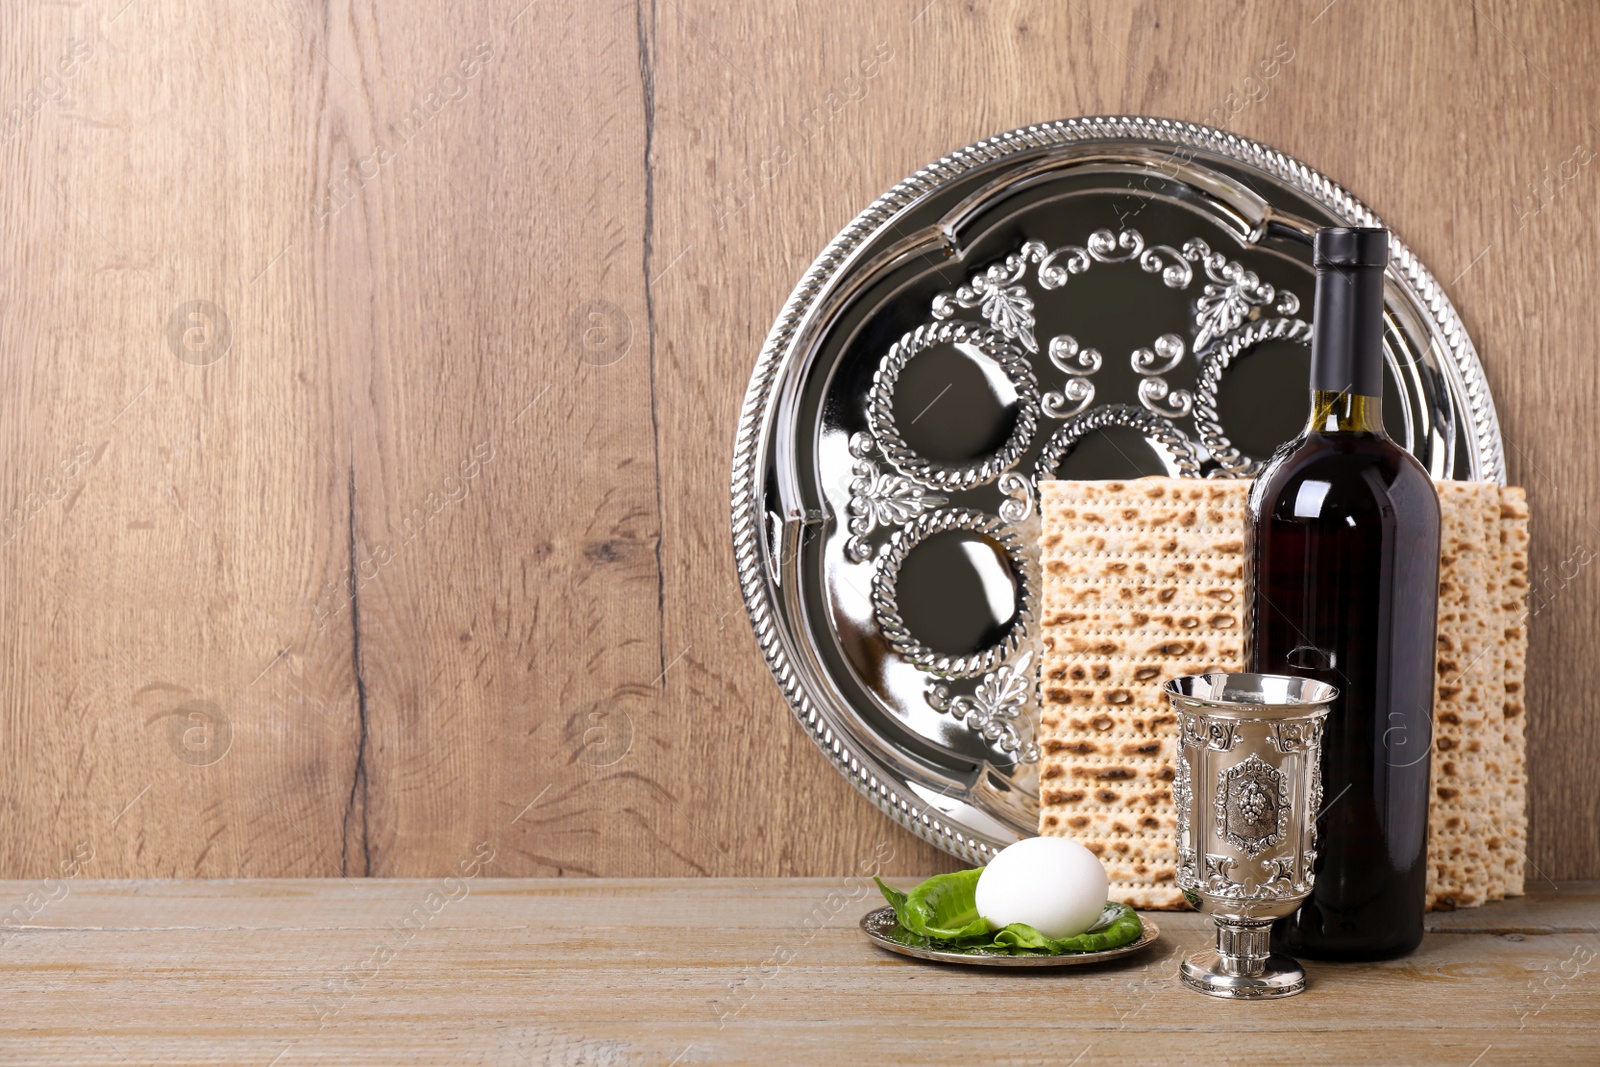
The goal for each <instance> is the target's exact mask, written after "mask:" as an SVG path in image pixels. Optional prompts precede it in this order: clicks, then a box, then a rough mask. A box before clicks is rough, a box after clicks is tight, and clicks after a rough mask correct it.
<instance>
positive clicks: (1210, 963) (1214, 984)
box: [1178, 949, 1306, 1000]
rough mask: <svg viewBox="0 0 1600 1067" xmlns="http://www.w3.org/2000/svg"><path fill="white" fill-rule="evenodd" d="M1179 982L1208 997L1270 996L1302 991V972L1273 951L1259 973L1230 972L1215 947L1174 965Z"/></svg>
mask: <svg viewBox="0 0 1600 1067" xmlns="http://www.w3.org/2000/svg"><path fill="white" fill-rule="evenodd" d="M1178 976H1179V977H1180V978H1182V979H1183V984H1184V985H1186V986H1188V987H1189V988H1190V989H1193V990H1197V991H1198V992H1201V993H1204V994H1206V995H1207V996H1211V997H1224V998H1226V999H1229V1000H1270V999H1272V998H1274V997H1292V996H1294V995H1295V994H1296V993H1303V992H1305V988H1306V972H1305V970H1304V969H1302V968H1301V966H1300V965H1299V964H1298V963H1296V962H1295V961H1294V960H1293V959H1291V958H1289V957H1288V956H1281V955H1278V954H1277V953H1273V954H1272V955H1270V956H1268V957H1267V959H1266V964H1265V966H1263V968H1262V970H1261V973H1260V974H1253V975H1245V974H1236V973H1230V969H1229V968H1228V967H1226V966H1225V965H1224V958H1223V957H1222V956H1220V955H1218V954H1217V953H1216V952H1215V951H1212V950H1209V949H1208V950H1207V951H1205V952H1197V953H1195V954H1194V955H1193V956H1190V957H1189V958H1188V959H1186V960H1184V961H1183V965H1182V966H1181V967H1179V969H1178Z"/></svg>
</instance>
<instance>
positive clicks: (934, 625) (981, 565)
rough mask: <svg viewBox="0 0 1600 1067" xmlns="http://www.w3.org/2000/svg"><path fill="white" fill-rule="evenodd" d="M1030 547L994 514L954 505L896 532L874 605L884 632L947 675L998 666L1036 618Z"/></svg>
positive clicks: (876, 581) (914, 659) (917, 660)
mask: <svg viewBox="0 0 1600 1067" xmlns="http://www.w3.org/2000/svg"><path fill="white" fill-rule="evenodd" d="M1023 551H1024V548H1023V545H1022V541H1021V539H1020V538H1019V537H1018V536H1017V534H1016V533H1015V531H1013V530H1012V529H1011V528H1010V526H1008V525H1007V524H1006V523H1005V522H1004V521H1003V520H1001V519H998V518H996V517H995V516H993V515H986V514H984V513H983V512H980V511H972V510H969V509H966V508H947V509H943V510H939V511H933V512H929V513H927V514H925V515H922V516H919V517H918V518H917V519H915V520H913V521H912V522H911V523H909V524H908V525H906V526H904V527H902V528H901V529H899V530H898V531H896V532H895V535H894V536H893V537H892V538H890V540H889V544H888V546H887V548H886V549H885V550H884V552H883V554H882V555H881V556H880V557H879V559H878V572H877V573H876V574H875V575H873V579H872V606H873V612H874V614H875V615H876V616H877V621H878V627H879V629H880V630H881V631H882V632H883V635H884V638H885V639H886V640H887V641H888V642H889V645H890V647H891V648H893V649H894V650H895V651H896V652H898V653H899V654H900V655H902V656H904V657H905V658H906V659H907V660H909V661H910V662H911V663H914V664H915V665H916V666H918V667H920V668H922V669H923V670H925V671H928V672H929V673H931V674H935V675H939V676H941V677H950V678H958V677H966V676H970V675H975V674H983V673H986V672H988V671H991V670H993V669H994V668H995V667H997V666H999V665H1000V664H1001V663H1003V662H1004V661H1005V660H1006V659H1007V658H1008V657H1009V656H1010V655H1011V654H1012V653H1013V652H1015V651H1016V649H1017V646H1018V644H1019V643H1020V642H1021V640H1022V637H1023V635H1024V634H1025V633H1026V632H1027V629H1028V624H1029V622H1030V620H1031V619H1032V616H1033V610H1034V592H1033V590H1032V589H1031V588H1030V587H1029V583H1028V580H1027V577H1026V575H1027V569H1026V568H1027V562H1026V560H1025V559H1024V558H1023Z"/></svg>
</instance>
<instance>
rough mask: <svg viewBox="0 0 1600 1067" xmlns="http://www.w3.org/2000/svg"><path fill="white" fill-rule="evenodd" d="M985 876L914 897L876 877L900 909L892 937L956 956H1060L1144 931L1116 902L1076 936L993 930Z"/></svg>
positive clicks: (941, 879)
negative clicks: (982, 899) (981, 881)
mask: <svg viewBox="0 0 1600 1067" xmlns="http://www.w3.org/2000/svg"><path fill="white" fill-rule="evenodd" d="M982 873H983V868H981V867H979V868H975V869H973V870H970V871H957V872H955V873H954V874H940V875H935V876H934V877H932V878H929V879H928V880H927V881H925V882H923V883H922V884H921V885H919V886H917V887H916V888H915V889H912V890H911V891H910V892H909V893H907V892H901V891H900V890H898V889H896V888H894V887H893V886H890V885H886V884H885V883H884V881H883V879H881V878H874V879H873V881H875V882H877V883H878V890H879V892H881V893H882V894H883V899H885V900H887V901H888V902H889V905H890V907H892V908H894V914H895V919H896V920H897V925H896V929H895V931H894V933H893V934H892V935H891V936H893V938H894V939H895V940H896V941H899V942H901V943H902V944H908V945H917V946H921V947H933V948H940V949H945V950H948V951H956V952H980V953H986V954H994V953H1000V954H1005V955H1013V956H1054V955H1060V954H1062V953H1068V952H1099V951H1101V950H1103V949H1108V948H1120V947H1121V946H1123V945H1127V944H1131V943H1132V942H1134V941H1137V940H1138V939H1139V935H1140V934H1142V933H1144V924H1143V923H1141V922H1140V921H1139V916H1138V915H1136V914H1135V913H1134V911H1133V909H1132V908H1130V907H1128V906H1127V905H1126V904H1118V903H1115V902H1107V904H1106V906H1105V909H1104V910H1103V911H1101V913H1100V918H1099V919H1097V920H1096V921H1095V924H1094V925H1093V926H1091V927H1089V929H1087V930H1085V931H1084V932H1083V933H1081V934H1078V935H1077V936H1076V937H1062V938H1049V937H1045V936H1044V935H1043V934H1041V933H1040V932H1039V931H1038V930H1035V929H1034V928H1033V927H1031V926H1029V925H1027V924H1026V923H1012V924H1011V925H1010V926H1007V927H1005V928H1004V929H1001V930H995V931H991V930H990V929H989V924H988V923H987V922H985V921H984V919H983V917H982V916H981V915H979V914H978V904H977V890H978V877H979V876H980V875H981V874H982Z"/></svg>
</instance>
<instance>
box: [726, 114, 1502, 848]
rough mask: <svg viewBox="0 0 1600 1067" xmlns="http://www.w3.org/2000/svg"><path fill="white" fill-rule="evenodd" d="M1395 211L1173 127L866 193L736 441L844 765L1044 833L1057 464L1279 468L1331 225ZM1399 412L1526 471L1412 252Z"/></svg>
mask: <svg viewBox="0 0 1600 1067" xmlns="http://www.w3.org/2000/svg"><path fill="white" fill-rule="evenodd" d="M1351 224H1358V225H1381V223H1380V222H1379V220H1378V219H1377V217H1376V216H1374V215H1373V214H1372V212H1371V211H1369V210H1367V208H1366V207H1365V206H1363V205H1362V204H1361V203H1360V202H1359V201H1357V200H1356V199H1355V198H1354V197H1352V196H1351V195H1350V194H1349V193H1347V192H1345V191H1344V190H1343V189H1341V188H1339V187H1338V186H1337V185H1335V184H1334V183H1332V182H1330V181H1328V180H1327V179H1326V178H1324V177H1322V176H1321V175H1319V174H1318V173H1316V172H1315V171H1313V170H1311V169H1310V168H1309V167H1306V166H1305V165H1304V164H1302V163H1299V162H1297V161H1296V160H1293V159H1291V158H1289V157H1288V156H1285V155H1283V154H1282V153H1281V152H1277V151H1274V150H1273V149H1271V148H1268V147H1267V146H1265V145H1261V144H1257V143H1255V142H1253V141H1247V140H1244V139H1243V138H1240V137H1236V136H1234V135H1232V134H1229V133H1226V132H1223V131H1221V130H1213V129H1209V128H1206V127H1203V126H1195V125H1190V124H1187V123H1179V122H1170V121H1167V120H1163V119H1148V118H1083V119H1072V120H1068V121H1065V122H1056V123H1048V124H1045V125H1041V126H1030V127H1028V128H1026V129H1022V130H1015V131H1013V132H1011V133H1006V134H1002V135H1000V136H998V137H994V138H991V139H989V140H987V141H983V142H980V143H978V144H975V145H971V146H969V147H967V148H963V149H960V150H959V151H956V152H954V153H952V154H950V155H948V156H946V157H945V158H943V159H941V160H939V161H938V162H937V163H933V164H930V165H929V166H928V167H926V168H924V169H923V170H921V171H919V172H917V173H916V174H914V175H912V176H911V177H909V178H907V179H906V180H905V181H903V182H901V183H900V184H899V185H897V186H895V187H894V188H893V189H891V190H890V191H889V192H887V193H885V194H884V195H883V196H882V197H881V198H879V199H878V200H877V202H875V203H874V204H873V205H872V206H871V207H869V208H867V210H866V211H864V212H863V213H862V214H861V215H860V216H859V217H858V218H857V219H856V220H855V221H854V222H852V223H851V224H850V225H849V226H848V227H846V228H845V230H844V231H843V232H842V233H840V234H839V236H838V237H836V238H835V239H834V240H833V242H832V243H831V244H829V246H828V247H827V249H826V250H825V251H824V252H823V253H822V255H821V257H820V258H819V259H818V260H817V261H816V263H815V264H814V265H813V266H812V267H811V269H810V270H809V271H808V272H807V273H806V275H805V277H804V278H803V279H802V280H801V282H800V284H799V286H798V287H797V288H796V289H795V291H794V293H793V295H792V296H791V297H790V298H789V302H788V304H787V305H786V306H785V307H784V310H783V313H782V315H781V316H780V317H779V319H778V321H777V323H776V325H775V326H774V327H773V330H772V333H771V335H770V336H769V337H768V339H767V343H766V347H765V348H764V349H763V351H762V353H761V356H760V359H759V360H758V362H757V364H756V369H755V372H754V374H753V376H752V377H751V380H750V388H749V391H748V393H747V394H746V397H745V403H744V409H743V414H742V417H741V419H740V422H739V431H738V438H737V441H736V443H735V449H734V458H733V494H732V496H733V541H734V552H735V556H736V560H737V565H738V572H739V582H740V586H741V589H742V591H743V594H744V599H745V603H746V606H747V607H748V609H749V612H750V618H751V622H752V623H753V625H754V628H755V632H756V636H757V638H758V640H759V641H760V643H761V648H762V651H763V653H764V654H765V655H766V658H767V663H768V665H769V666H770V667H771V669H772V673H773V676H774V678H776V679H777V681H778V684H779V685H780V687H781V688H782V689H783V693H784V696H785V697H786V698H787V699H788V701H789V703H790V705H791V707H793V709H794V712H795V714H796V716H798V717H799V719H800V722H801V723H802V724H803V725H804V727H805V729H806V730H807V731H808V732H809V733H810V735H811V737H812V739H813V740H814V741H815V742H816V743H817V745H818V746H819V747H821V748H822V750H823V752H824V753H825V754H826V755H827V757H828V758H829V759H830V760H831V761H832V762H833V764H834V766H835V767H836V768H837V769H838V770H839V771H840V773H842V774H844V775H845V776H846V777H847V778H848V779H849V780H850V781H851V782H852V783H854V784H855V786H856V787H857V788H858V789H860V790H861V791H862V792H863V793H865V794H866V795H867V796H868V797H869V798H871V799H872V801H873V802H874V803H875V804H877V805H878V807H879V808H881V809H882V810H883V811H884V812H886V813H887V814H889V815H890V816H891V817H892V818H894V819H895V820H896V821H897V822H899V823H900V824H901V825H902V826H905V827H906V828H907V829H909V830H911V831H912V832H914V833H916V834H918V835H919V836H921V837H923V838H925V839H926V840H928V841H931V842H933V843H934V844H936V845H938V846H939V847H941V848H944V849H946V850H947V851H949V852H952V853H954V854H956V855H957V856H960V857H962V858H964V859H966V860H967V861H968V862H970V863H973V864H981V863H986V862H988V860H989V858H990V857H991V856H993V855H994V853H995V851H997V850H998V849H1000V848H1003V847H1004V846H1005V845H1007V844H1009V843H1011V842H1013V841H1016V840H1018V839H1019V838H1021V837H1027V836H1031V835H1033V834H1034V833H1035V832H1036V830H1037V826H1038V810H1039V800H1038V797H1039V789H1038V767H1039V744H1038V740H1037V737H1036V723H1037V722H1038V683H1037V673H1038V664H1039V658H1040V645H1039V641H1038V636H1039V635H1038V632H1037V631H1038V626H1037V617H1038V613H1039V588H1040V582H1039V559H1038V551H1037V547H1036V544H1037V535H1038V528H1037V522H1038V518H1037V505H1036V501H1037V492H1036V487H1037V484H1038V482H1039V481H1040V480H1041V479H1044V478H1049V477H1052V476H1060V477H1070V478H1105V479H1114V478H1130V477H1137V476H1140V475H1145V474H1166V475H1175V476H1185V477H1208V478H1226V477H1250V476H1252V475H1253V474H1254V472H1255V470H1256V469H1257V468H1258V467H1259V465H1260V463H1261V461H1262V460H1264V459H1265V458H1266V457H1267V456H1268V455H1270V454H1271V452H1272V451H1273V449H1275V448H1276V447H1277V445H1278V444H1279V443H1281V442H1282V441H1284V440H1287V439H1288V438H1291V437H1293V436H1294V435H1295V434H1296V433H1297V432H1298V431H1299V429H1300V427H1301V426H1302V425H1303V424H1304V422H1305V419H1306V414H1307V405H1308V391H1307V388H1306V382H1307V369H1308V365H1309V359H1310V357H1309V338H1310V333H1311V325H1310V316H1311V303H1312V297H1313V292H1314V289H1313V284H1314V281H1315V272H1314V271H1313V269H1312V266H1311V244H1310V242H1311V237H1312V235H1313V234H1314V233H1315V232H1316V229H1317V227H1319V226H1323V225H1351ZM1391 250H1392V261H1391V263H1390V266H1389V269H1388V273H1387V276H1386V291H1385V312H1386V316H1385V317H1386V322H1385V335H1384V344H1385V358H1386V362H1387V371H1386V378H1385V385H1384V418H1385V421H1386V423H1387V425H1388V427H1389V430H1390V433H1391V434H1392V435H1393V436H1394V437H1395V439H1396V440H1397V441H1399V442H1400V443H1401V444H1402V445H1404V446H1405V447H1406V448H1407V449H1409V450H1410V451H1411V452H1412V453H1413V454H1414V455H1415V456H1417V458H1418V459H1419V460H1420V461H1421V462H1422V464H1423V466H1425V467H1426V468H1427V469H1428V470H1429V472H1430V473H1431V474H1433V476H1434V477H1436V478H1459V479H1474V480H1485V481H1497V482H1500V481H1503V480H1504V477H1505V471H1504V459H1503V456H1502V451H1501V440H1500V430H1499V425H1498V423H1497V421H1496V417H1495V410H1494V403H1493V401H1492V399H1491V398H1490V396H1489V391H1488V387H1487V385H1486V384H1485V382H1484V378H1483V371H1482V368H1481V367H1480V366H1479V364H1478V356H1477V353H1476V352H1475V351H1474V349H1473V347H1472V342H1471V340H1470V339H1468V337H1467V334H1466V331H1465V329H1464V328H1463V327H1462V325H1461V320H1460V319H1459V317H1458V316H1457V315H1456V312H1455V309H1454V308H1453V307H1451V305H1450V301H1449V299H1448V298H1447V297H1446V296H1445V294H1444V292H1443V290H1442V289H1441V288H1440V287H1439V284H1438V283H1437V282H1436V281H1435V280H1434V278H1433V276H1432V275H1431V274H1430V273H1429V272H1428V270H1427V268H1426V267H1424V266H1423V265H1422V264H1421V263H1420V262H1419V261H1418V260H1417V258H1416V256H1415V255H1414V254H1413V253H1412V252H1411V251H1410V249H1408V248H1407V247H1406V246H1405V245H1404V244H1403V243H1402V242H1400V241H1399V240H1394V241H1392V242H1391Z"/></svg>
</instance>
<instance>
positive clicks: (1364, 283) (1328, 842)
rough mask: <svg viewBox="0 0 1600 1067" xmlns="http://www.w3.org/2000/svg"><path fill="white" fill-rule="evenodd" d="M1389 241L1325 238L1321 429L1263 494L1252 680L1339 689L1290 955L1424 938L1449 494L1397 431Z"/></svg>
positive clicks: (1372, 236)
mask: <svg viewBox="0 0 1600 1067" xmlns="http://www.w3.org/2000/svg"><path fill="white" fill-rule="evenodd" d="M1388 256H1389V234H1388V232H1387V231H1386V230H1381V229H1369V228H1342V227H1341V228H1329V229H1322V230H1318V231H1317V234H1316V238H1315V241H1314V243H1313V261H1314V263H1315V266H1316V271H1317V282H1316V307H1315V312H1314V321H1313V323H1312V332H1311V419H1310V422H1309V423H1308V424H1307V426H1306V429H1305V432H1304V433H1302V434H1301V435H1300V436H1299V437H1297V438H1295V439H1294V440H1293V441H1290V442H1289V443H1288V444H1286V445H1284V446H1283V447H1282V448H1280V449H1279V450H1278V451H1277V453H1276V454H1275V455H1274V456H1273V458H1272V459H1271V461H1270V462H1269V463H1268V464H1267V465H1266V467H1265V468H1264V469H1263V470H1262V472H1261V474H1260V475H1259V476H1258V477H1257V479H1256V483H1255V485H1254V486H1253V487H1252V490H1251V495H1250V530H1249V549H1248V552H1249V558H1250V561H1251V562H1250V581H1251V585H1250V589H1251V593H1250V603H1251V623H1250V627H1249V631H1248V647H1247V650H1246V655H1247V658H1248V660H1249V662H1250V664H1251V667H1250V669H1251V670H1253V671H1258V672H1263V673H1275V674H1293V675H1303V676H1306V677H1311V678H1316V679H1319V680H1321V681H1325V682H1329V683H1331V684H1333V685H1335V686H1337V687H1338V689H1339V696H1338V699H1337V700H1336V701H1335V703H1334V705H1333V707H1332V709H1331V710H1330V713H1329V716H1328V720H1327V724H1326V727H1325V729H1326V733H1325V735H1324V740H1323V747H1322V754H1323V755H1322V800H1321V810H1320V812H1317V813H1316V816H1315V817H1316V829H1317V852H1318V854H1317V859H1316V864H1315V866H1314V868H1313V869H1314V870H1315V872H1316V881H1315V884H1314V885H1313V886H1312V890H1311V895H1310V896H1309V897H1308V898H1307V899H1306V901H1305V903H1304V904H1303V905H1302V906H1301V907H1300V909H1299V910H1298V911H1297V912H1296V913H1295V914H1293V915H1291V916H1289V917H1288V918H1285V919H1280V920H1279V921H1278V923H1277V926H1276V928H1275V929H1274V931H1273V935H1272V936H1273V942H1274V944H1280V943H1281V944H1282V945H1283V946H1284V947H1285V949H1286V951H1289V952H1291V953H1296V954H1300V955H1305V956H1311V957H1314V958H1322V959H1345V960H1376V959H1389V958H1392V957H1395V956H1403V955H1405V954H1406V953H1408V952H1410V951H1411V950H1412V949H1414V948H1416V947H1417V945H1418V944H1419V943H1421V941H1422V913H1423V905H1424V901H1423V896H1424V891H1425V888H1426V881H1427V844H1428V772H1429V758H1428V757H1429V752H1430V747H1431V741H1432V733H1433V685H1434V660H1435V645H1434V623H1435V614H1436V611H1437V607H1438V581H1439V497H1438V493H1437V492H1436V491H1435V489H1434V487H1433V482H1432V480H1431V479H1430V478H1429V476H1428V472H1427V471H1425V470H1424V469H1423V468H1422V465H1421V464H1420V463H1418V462H1417V461H1416V460H1415V459H1414V458H1413V457H1412V456H1411V455H1410V454H1409V453H1407V452H1406V451H1405V450H1404V449H1403V448H1401V447H1400V446H1399V445H1397V444H1395V442H1394V441H1393V440H1391V439H1390V438H1389V436H1388V434H1386V433H1385V432H1384V429H1383V399H1382V398H1383V271H1384V266H1385V264H1386V263H1387V261H1388Z"/></svg>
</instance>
